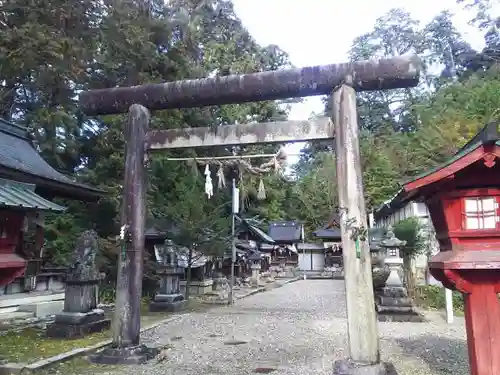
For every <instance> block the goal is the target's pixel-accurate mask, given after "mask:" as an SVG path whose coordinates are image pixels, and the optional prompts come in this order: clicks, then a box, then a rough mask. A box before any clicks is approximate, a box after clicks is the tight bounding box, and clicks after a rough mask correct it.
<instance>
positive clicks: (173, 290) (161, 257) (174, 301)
mask: <svg viewBox="0 0 500 375" xmlns="http://www.w3.org/2000/svg"><path fill="white" fill-rule="evenodd" d="M155 256H156V261H157V262H158V266H159V270H158V271H157V274H158V275H159V276H160V287H159V288H158V291H157V292H156V294H155V297H154V299H153V301H151V303H150V304H149V310H150V311H170V312H175V311H179V310H181V309H182V308H183V307H184V306H185V305H186V302H187V301H186V300H185V299H184V296H183V295H182V294H181V292H180V277H181V275H182V274H183V270H182V268H180V267H179V265H178V263H177V262H178V259H177V253H176V251H175V245H174V243H173V242H172V240H168V239H167V240H165V244H164V245H163V246H161V247H159V248H157V247H156V246H155Z"/></svg>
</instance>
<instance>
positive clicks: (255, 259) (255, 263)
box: [248, 251, 262, 287]
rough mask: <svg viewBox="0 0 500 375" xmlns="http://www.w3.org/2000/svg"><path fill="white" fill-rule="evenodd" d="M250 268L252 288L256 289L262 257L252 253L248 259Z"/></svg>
mask: <svg viewBox="0 0 500 375" xmlns="http://www.w3.org/2000/svg"><path fill="white" fill-rule="evenodd" d="M248 260H249V261H250V268H251V269H252V286H255V287H258V286H259V282H260V267H261V264H260V263H261V260H262V257H261V255H260V253H258V252H256V251H255V252H252V254H250V256H249V257H248Z"/></svg>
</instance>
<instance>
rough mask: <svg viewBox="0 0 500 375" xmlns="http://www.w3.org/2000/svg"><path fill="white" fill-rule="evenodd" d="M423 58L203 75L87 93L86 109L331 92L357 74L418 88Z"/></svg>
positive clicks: (364, 81)
mask: <svg viewBox="0 0 500 375" xmlns="http://www.w3.org/2000/svg"><path fill="white" fill-rule="evenodd" d="M420 68H421V60H420V58H419V57H418V56H416V55H410V56H398V57H394V58H390V59H382V60H378V61H359V62H349V63H341V64H331V65H324V66H313V67H306V68H298V69H286V70H277V71H268V72H260V73H253V74H243V75H230V76H226V77H215V78H203V79H194V80H185V81H175V82H166V83H158V84H149V85H141V86H133V87H118V88H110V89H100V90H90V91H84V92H82V93H81V94H80V108H82V109H83V111H84V112H85V113H86V114H88V115H105V114H115V113H124V112H126V111H127V110H128V108H129V106H130V105H132V104H134V103H138V104H142V105H144V106H145V107H147V108H149V109H150V110H160V109H172V108H189V107H204V106H208V105H222V104H234V103H245V102H254V101H262V100H276V99H286V98H292V97H305V96H314V95H326V94H329V93H330V92H331V90H332V88H333V87H336V86H337V85H339V84H341V83H342V80H343V79H344V77H345V76H346V75H347V74H350V75H352V77H353V85H354V88H355V89H356V90H358V91H370V90H387V89H395V88H407V87H413V86H416V85H417V84H418V80H419V76H420Z"/></svg>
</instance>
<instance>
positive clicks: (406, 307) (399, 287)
mask: <svg viewBox="0 0 500 375" xmlns="http://www.w3.org/2000/svg"><path fill="white" fill-rule="evenodd" d="M404 245H406V241H401V240H399V239H398V238H396V236H395V234H394V231H393V229H392V227H389V228H388V229H387V234H386V237H385V238H384V239H383V240H382V241H381V242H380V247H382V248H383V249H385V253H386V254H385V260H384V263H385V265H386V266H387V268H389V277H388V278H387V280H386V281H385V286H384V287H383V288H382V295H379V296H377V313H378V320H379V321H381V322H422V321H423V318H422V316H421V315H420V314H419V313H418V312H417V311H416V309H415V307H414V305H413V301H412V300H411V298H409V297H408V290H407V289H406V288H405V287H404V285H403V282H402V281H401V277H400V276H399V273H400V272H402V265H403V259H402V258H401V257H400V256H399V248H400V247H401V246H404Z"/></svg>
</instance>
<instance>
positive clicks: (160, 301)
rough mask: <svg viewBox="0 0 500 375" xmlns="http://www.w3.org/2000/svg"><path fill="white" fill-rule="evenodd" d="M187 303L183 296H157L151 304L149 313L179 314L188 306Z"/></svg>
mask: <svg viewBox="0 0 500 375" xmlns="http://www.w3.org/2000/svg"><path fill="white" fill-rule="evenodd" d="M186 303H187V301H186V300H185V299H184V296H183V295H182V294H157V295H156V296H155V298H154V300H153V301H151V302H150V303H149V311H151V312H160V311H165V312H178V311H180V310H182V309H183V308H184V307H185V306H186Z"/></svg>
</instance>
